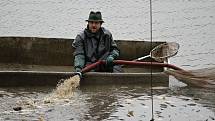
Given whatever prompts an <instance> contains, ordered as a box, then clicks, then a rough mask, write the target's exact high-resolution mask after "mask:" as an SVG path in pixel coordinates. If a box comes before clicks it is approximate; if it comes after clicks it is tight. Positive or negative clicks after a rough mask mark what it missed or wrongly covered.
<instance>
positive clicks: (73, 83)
mask: <svg viewBox="0 0 215 121" xmlns="http://www.w3.org/2000/svg"><path fill="white" fill-rule="evenodd" d="M79 85H80V77H79V76H78V75H75V76H73V77H70V78H69V79H66V80H64V82H63V83H59V84H58V85H57V88H56V90H54V91H53V92H52V93H51V94H50V95H49V96H48V97H46V98H45V99H44V102H45V103H49V102H53V101H56V100H63V99H64V100H66V99H70V98H72V96H73V94H74V90H75V89H76V88H77V87H78V86H79Z"/></svg>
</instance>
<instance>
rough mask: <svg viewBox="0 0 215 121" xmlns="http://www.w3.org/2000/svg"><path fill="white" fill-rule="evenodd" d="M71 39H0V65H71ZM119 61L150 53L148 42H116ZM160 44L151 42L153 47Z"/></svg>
mask: <svg viewBox="0 0 215 121" xmlns="http://www.w3.org/2000/svg"><path fill="white" fill-rule="evenodd" d="M72 42H73V39H62V38H38V37H0V63H20V64H35V65H73V59H74V58H73V51H74V49H73V48H72ZM116 42H117V44H118V47H119V48H120V50H121V56H120V59H125V60H132V59H135V58H138V57H141V56H144V55H148V54H149V52H150V42H146V41H128V40H116ZM160 43H161V42H153V47H155V46H157V45H158V44H160Z"/></svg>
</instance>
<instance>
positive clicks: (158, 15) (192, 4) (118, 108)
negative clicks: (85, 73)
mask: <svg viewBox="0 0 215 121" xmlns="http://www.w3.org/2000/svg"><path fill="white" fill-rule="evenodd" d="M152 1H153V37H154V40H166V41H173V42H178V43H179V44H180V50H179V52H178V54H177V56H175V57H172V58H171V59H170V62H171V63H172V64H174V65H177V66H179V67H181V68H184V69H189V70H195V69H202V68H207V69H206V71H205V70H202V71H201V72H209V70H210V68H214V66H215V49H214V46H215V41H214V39H215V34H214V33H215V16H214V12H215V1H214V0H174V1H173V0H152ZM90 10H100V11H102V13H103V18H104V21H105V23H104V26H105V27H107V28H108V29H110V30H111V32H112V33H113V36H114V38H115V39H132V40H142V39H149V38H150V37H149V36H150V33H149V32H150V30H149V28H150V27H149V0H126V1H124V0H117V1H111V0H55V1H52V0H1V1H0V36H10V35H14V36H42V37H65V38H74V37H75V36H76V34H77V33H78V32H79V31H80V30H81V29H83V28H85V26H86V23H85V21H84V20H86V19H87V18H88V14H89V11H90ZM210 73H211V74H213V73H214V71H213V72H210ZM170 80H171V81H170V87H168V88H166V87H155V90H154V91H155V92H154V93H155V96H154V112H155V113H154V115H155V119H156V120H163V121H167V120H172V121H182V120H183V121H213V120H215V119H214V118H215V103H214V102H215V101H214V100H215V92H214V90H213V89H202V88H193V87H192V88H189V87H184V84H181V82H178V81H177V80H176V79H174V78H171V79H170ZM54 88H55V87H34V88H32V87H20V88H18V87H14V88H0V120H10V121H11V120H14V121H15V120H50V121H53V120H56V121H58V120H149V119H150V118H151V113H150V112H151V102H150V97H149V92H150V90H149V88H148V87H144V85H142V86H141V85H118V86H116V85H107V86H105V85H100V86H84V87H80V88H79V89H77V90H76V91H75V92H74V95H73V97H72V99H70V100H68V101H64V102H63V103H56V104H53V105H44V104H42V103H38V102H41V100H43V99H44V97H46V96H47V95H48V94H50V93H51V92H52V90H53V89H54ZM26 100H27V102H26ZM20 103H25V104H20ZM34 104H36V105H34ZM19 105H25V106H24V107H23V109H22V110H21V111H14V110H13V108H14V107H17V106H19Z"/></svg>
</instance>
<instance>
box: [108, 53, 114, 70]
mask: <svg viewBox="0 0 215 121" xmlns="http://www.w3.org/2000/svg"><path fill="white" fill-rule="evenodd" d="M113 60H114V57H113V56H111V55H110V56H108V57H107V59H106V65H107V67H108V68H112V67H113Z"/></svg>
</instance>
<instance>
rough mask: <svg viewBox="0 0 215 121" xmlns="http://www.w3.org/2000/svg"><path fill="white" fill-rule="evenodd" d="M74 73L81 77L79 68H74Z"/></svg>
mask: <svg viewBox="0 0 215 121" xmlns="http://www.w3.org/2000/svg"><path fill="white" fill-rule="evenodd" d="M75 71H76V72H75V75H79V77H80V78H82V73H81V68H75Z"/></svg>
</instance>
